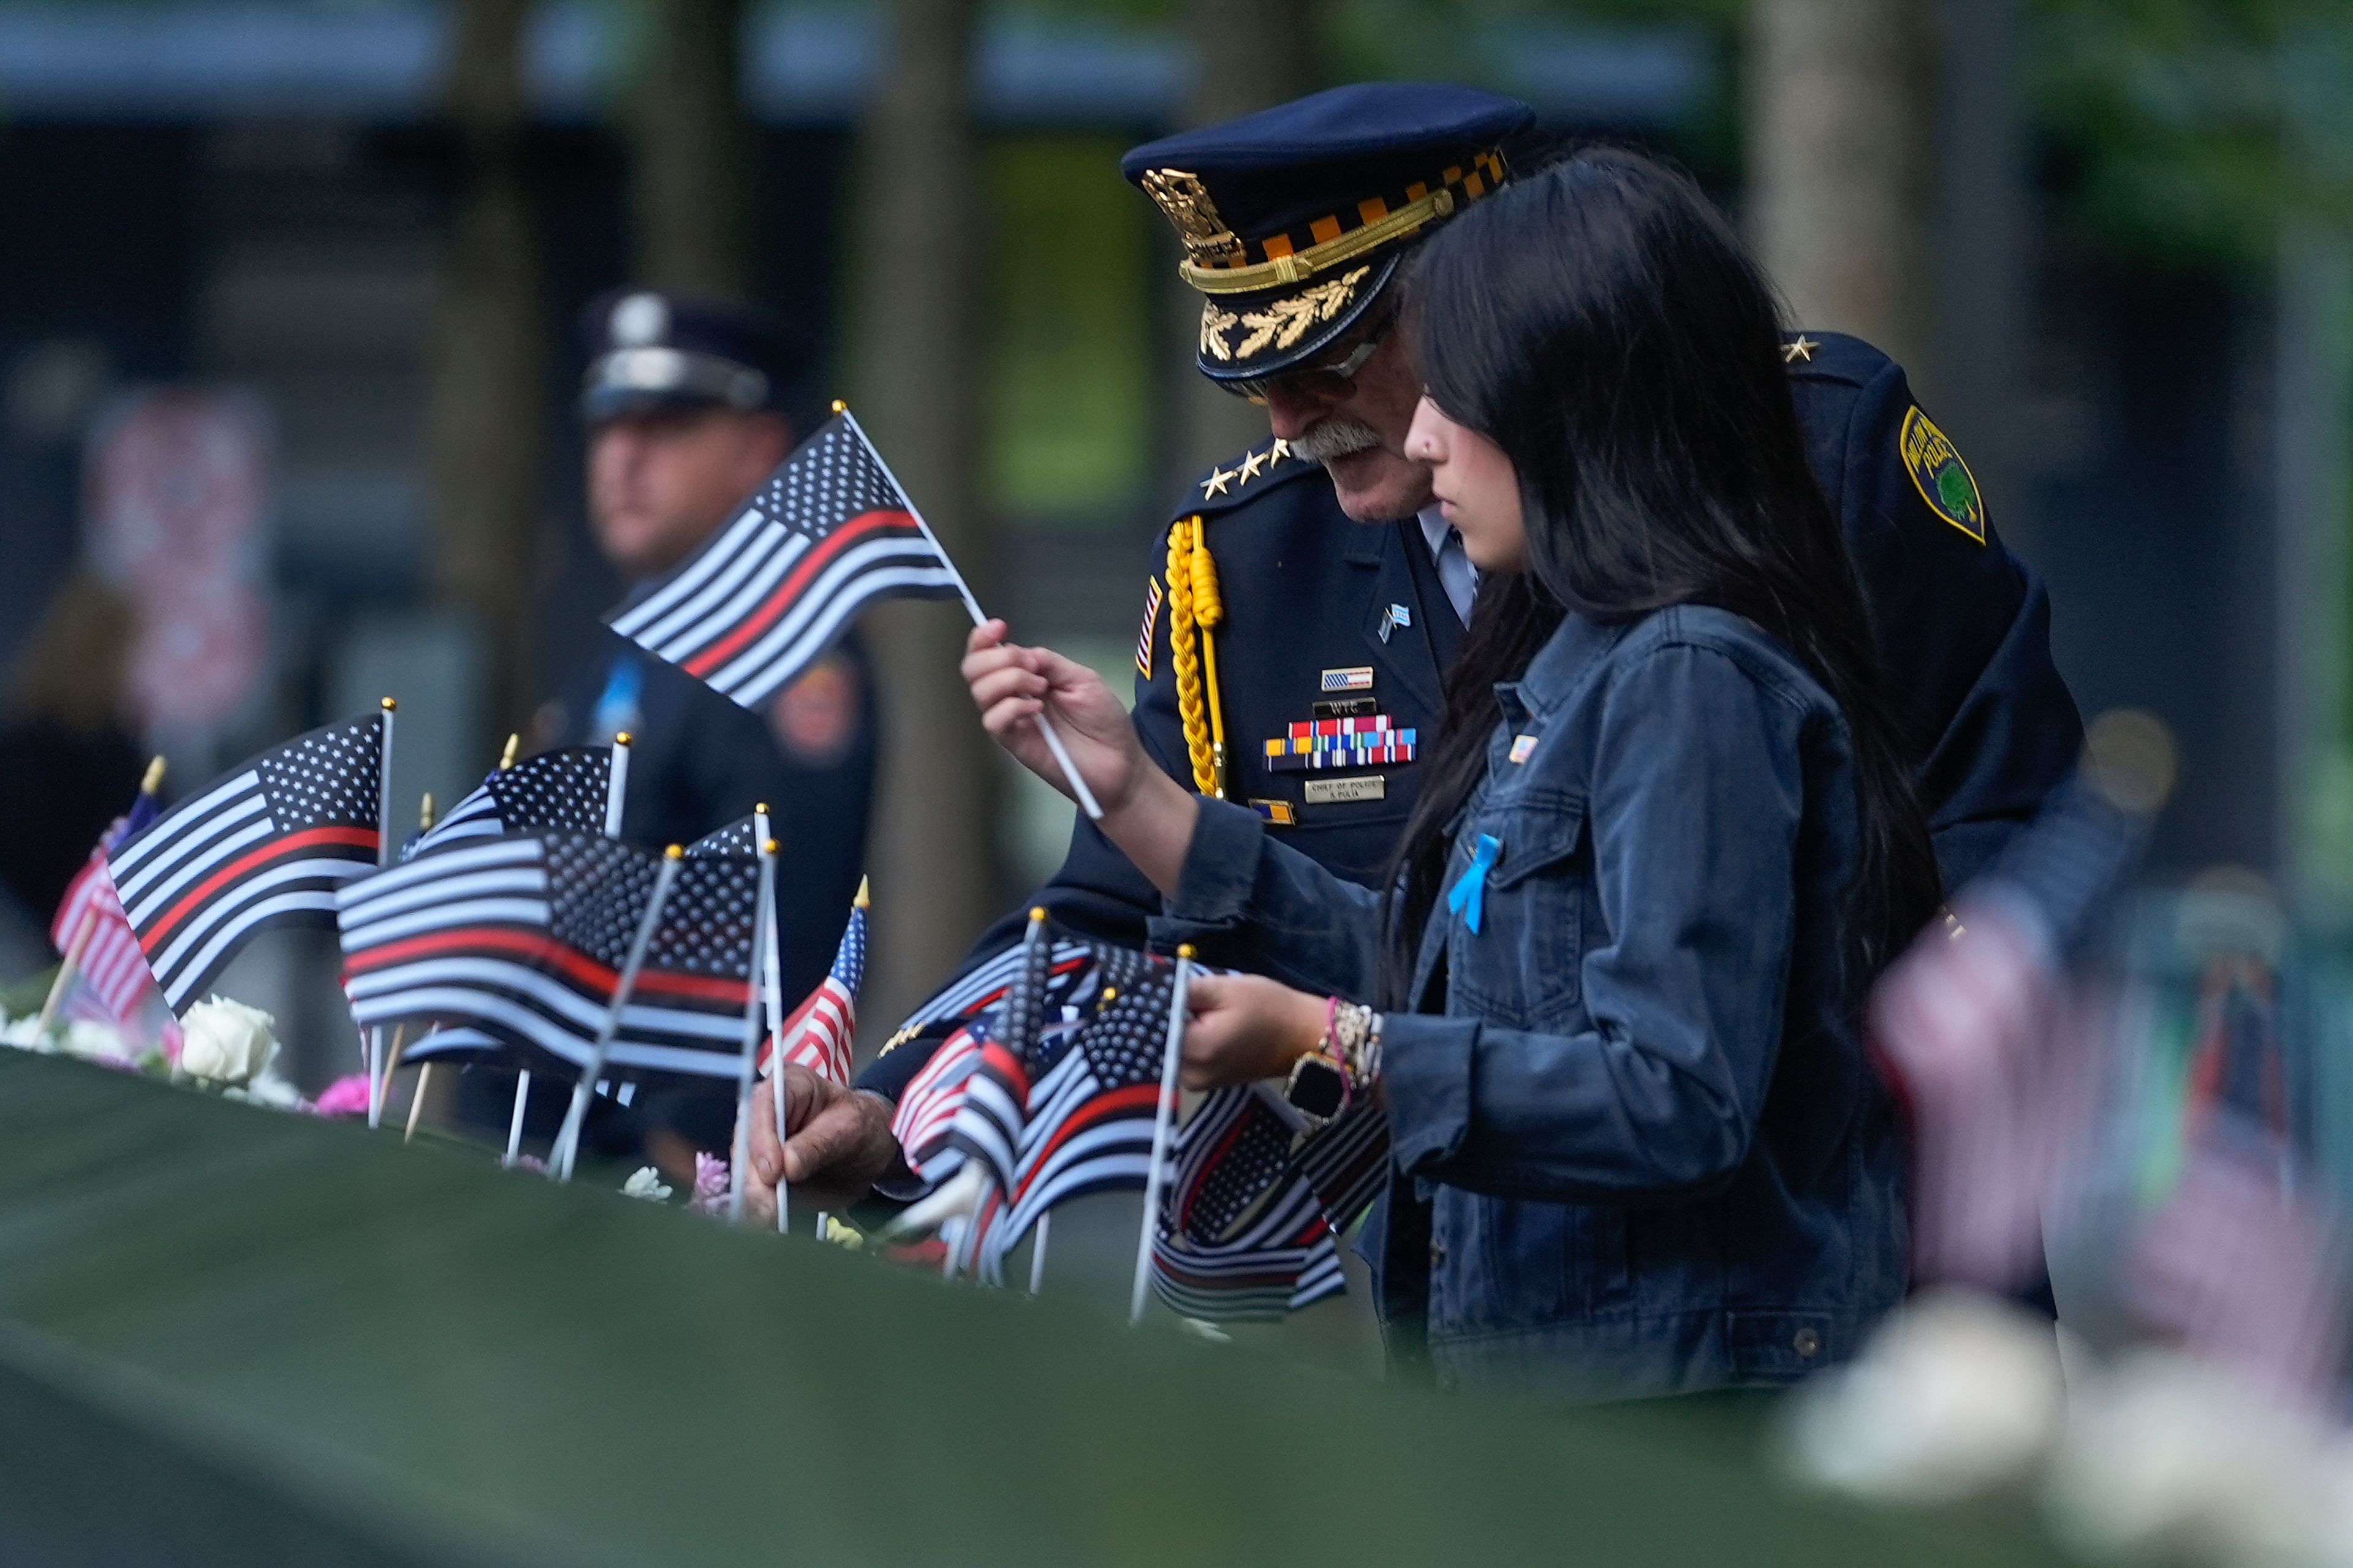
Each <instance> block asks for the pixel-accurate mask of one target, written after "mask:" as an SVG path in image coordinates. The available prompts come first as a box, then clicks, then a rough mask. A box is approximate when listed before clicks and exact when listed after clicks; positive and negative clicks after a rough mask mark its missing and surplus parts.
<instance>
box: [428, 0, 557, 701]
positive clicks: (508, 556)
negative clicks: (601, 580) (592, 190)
mask: <svg viewBox="0 0 2353 1568" xmlns="http://www.w3.org/2000/svg"><path fill="white" fill-rule="evenodd" d="M530 10H531V5H530V0H464V3H463V4H462V5H459V7H458V29H459V36H458V47H456V48H455V49H454V50H453V51H452V52H451V56H450V58H451V60H452V62H453V63H452V67H451V76H450V79H449V82H448V99H447V105H448V109H447V112H448V120H449V123H450V126H451V129H452V130H453V132H454V133H455V141H456V147H457V153H456V163H457V192H456V202H455V205H454V208H453V210H452V212H451V214H450V224H449V234H448V251H447V254H446V257H445V259H444V262H443V273H442V282H441V302H440V314H439V320H438V323H437V325H436V331H435V335H434V342H433V349H432V371H433V385H432V394H431V403H430V408H429V411H428V414H427V447H428V451H429V462H430V468H431V476H432V487H433V548H434V558H433V579H434V586H435V590H436V592H437V593H438V595H439V596H440V597H441V599H442V600H443V601H444V602H445V603H449V604H454V605H461V606H463V607H465V608H467V609H469V610H471V611H473V612H474V613H475V614H476V615H477V616H480V621H481V625H482V627H483V630H484V632H485V634H486V637H487V646H488V647H490V649H491V669H490V672H489V679H488V682H487V686H488V689H487V693H486V697H487V700H486V701H485V702H484V704H483V707H484V710H485V711H486V712H487V713H488V714H489V715H490V716H491V720H492V729H493V730H494V731H496V732H498V733H501V734H503V733H504V732H505V731H507V730H509V729H511V728H516V727H519V726H520V725H521V723H522V719H523V716H524V715H526V714H528V713H529V712H530V711H531V705H532V700H533V694H534V693H533V670H532V668H531V648H532V630H533V620H532V604H531V586H532V570H531V568H532V562H533V535H534V531H535V524H536V521H537V518H538V511H539V463H540V456H541V443H542V440H543V429H542V420H543V415H544V412H545V408H544V405H545V401H546V389H545V385H544V380H543V378H544V376H545V374H546V364H545V360H546V341H545V340H546V325H545V306H544V303H543V300H542V298H541V279H540V256H539V234H538V228H537V225H536V224H535V223H534V221H533V214H532V206H531V198H530V191H529V184H528V174H527V171H526V170H525V168H524V142H525V139H526V137H527V134H528V131H529V125H528V116H527V113H526V109H525V105H524V102H523V88H522V34H523V24H524V21H525V19H526V18H527V17H528V16H529V14H530ZM486 739H487V738H486Z"/></svg>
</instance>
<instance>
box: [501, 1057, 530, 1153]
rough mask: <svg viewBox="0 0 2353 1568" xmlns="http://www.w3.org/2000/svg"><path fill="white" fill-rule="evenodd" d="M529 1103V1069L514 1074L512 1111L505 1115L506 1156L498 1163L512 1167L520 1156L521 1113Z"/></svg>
mask: <svg viewBox="0 0 2353 1568" xmlns="http://www.w3.org/2000/svg"><path fill="white" fill-rule="evenodd" d="M530 1101H531V1069H530V1068H522V1070H521V1071H519V1072H517V1073H516V1074H515V1091H514V1109H513V1110H511V1111H509V1112H508V1113H507V1155H506V1158H505V1159H503V1160H501V1161H500V1162H499V1163H500V1164H501V1165H512V1164H513V1163H515V1161H516V1160H517V1159H519V1158H521V1156H522V1113H523V1110H524V1108H525V1107H526V1106H527V1105H528V1104H529V1103H530Z"/></svg>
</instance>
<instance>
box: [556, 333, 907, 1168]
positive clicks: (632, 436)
mask: <svg viewBox="0 0 2353 1568" xmlns="http://www.w3.org/2000/svg"><path fill="white" fill-rule="evenodd" d="M581 331H582V337H583V339H584V341H585V345H586V349H587V353H588V369H587V374H586V379H585V382H584V384H583V387H582V392H581V399H580V412H581V417H582V419H583V421H584V422H585V423H586V426H587V437H588V462H587V492H588V521H589V527H590V530H591V531H592V532H593V534H594V535H595V537H596V546H597V548H598V550H599V551H601V552H603V554H604V556H605V558H606V559H607V561H609V562H611V563H612V564H613V567H614V569H615V570H616V571H617V572H618V573H619V574H621V576H622V577H623V578H624V579H625V580H626V581H627V582H628V584H629V585H630V597H631V598H632V599H634V598H635V597H636V596H637V595H639V594H641V593H643V592H645V591H646V590H647V589H649V587H651V586H652V584H654V583H655V582H656V581H657V580H658V579H659V578H660V577H662V576H663V575H664V574H667V573H669V572H670V570H671V569H672V568H674V567H676V566H677V565H678V564H679V563H681V562H682V561H684V560H685V559H686V558H687V557H688V556H689V555H691V554H692V553H693V552H695V551H696V550H697V549H699V548H700V547H701V546H702V543H703V542H705V541H706V540H708V539H709V538H710V537H711V536H712V534H713V533H715V532H717V531H719V529H720V528H721V527H722V526H723V524H725V523H726V522H728V521H730V520H732V519H733V518H734V517H735V516H736V515H737V513H738V512H740V511H741V510H742V509H743V504H744V498H745V497H747V496H749V495H751V494H752V493H753V492H754V490H756V489H758V488H759V486H760V484H761V482H762V481H763V480H765V479H767V477H768V475H769V474H770V472H771V471H773V470H774V469H775V468H776V465H777V464H779V463H781V462H783V461H784V459H785V458H786V455H787V454H788V453H790V452H791V450H792V448H793V447H794V445H795V443H796V441H797V436H796V433H795V431H794V428H793V424H792V421H791V419H790V417H789V416H788V415H787V414H786V397H787V396H789V395H790V394H791V391H792V387H793V383H794V381H795V373H796V371H797V360H798V355H797V351H796V347H795V344H794V342H793V339H792V337H791V335H790V334H789V333H788V332H787V331H786V329H785V327H784V324H783V323H782V322H781V321H778V320H776V318H775V317H774V316H772V315H771V314H769V313H768V312H766V311H765V310H757V309H754V308H751V307H748V306H741V305H733V304H726V303H723V302H720V301H717V300H706V299H699V298H695V297H692V296H686V295H679V294H670V293H661V292H656V291H653V290H649V289H630V290H620V291H616V292H614V293H610V294H607V295H606V296H604V297H603V298H601V299H599V300H596V301H595V302H593V303H592V304H591V305H590V306H589V307H588V309H587V310H586V313H585V314H584V315H583V317H582V321H581ZM534 728H535V731H536V732H535V733H534V736H533V739H534V741H535V742H537V744H538V745H539V746H541V747H546V746H567V745H570V746H601V745H607V744H609V743H610V742H612V740H613V738H614V737H615V735H616V734H621V733H626V734H628V736H629V738H630V742H631V744H630V762H629V771H628V785H627V795H626V798H625V800H624V803H623V809H622V816H621V837H624V838H626V839H628V841H630V842H631V843H633V844H638V845H642V846H645V847H660V846H663V845H667V844H685V843H691V842H692V841H693V840H694V839H696V838H698V837H702V835H703V834H705V833H708V832H710V831H712V829H713V828H716V827H720V826H724V825H725V824H727V823H729V822H732V821H733V820H735V819H736V818H738V817H741V816H746V815H748V814H749V813H750V812H751V811H752V810H753V808H754V806H756V805H762V804H765V805H767V806H768V808H769V810H770V812H771V814H772V820H773V822H774V824H775V828H776V838H777V839H778V841H779V844H780V847H781V850H782V854H783V865H784V867H785V868H786V870H785V874H784V875H783V876H781V877H780V878H779V879H777V897H778V902H779V910H778V914H779V921H780V925H781V930H782V935H783V942H784V955H785V963H784V981H785V994H786V999H787V1005H790V1003H791V1002H793V1001H797V999H798V998H800V997H801V996H804V995H806V994H807V993H808V992H809V991H810V990H811V989H813V988H814V987H815V986H816V985H817V984H818V982H819V981H821V980H822V979H823V978H824V976H825V973H826V971H827V969H828V966H829V965H830V964H831V963H832V961H833V955H834V949H835V947H836V945H837V944H838V943H839V941H840V938H841V930H842V923H843V921H845V920H846V919H847V918H848V916H849V907H850V901H851V900H852V899H853V898H855V897H856V895H857V892H858V884H859V879H860V876H861V875H862V874H863V872H864V868H865V855H866V831H867V822H868V817H869V816H870V812H871V805H872V800H873V794H874V766H875V745H876V733H877V731H876V723H875V711H874V691H873V683H872V681H871V679H870V677H869V674H868V668H867V662H866V657H865V654H864V651H863V649H862V648H861V647H860V643H859V640H858V637H857V636H856V634H855V633H852V634H851V635H850V636H849V637H845V638H844V639H843V640H842V641H841V643H840V644H839V645H838V646H837V647H836V648H835V649H834V650H833V651H832V652H831V653H829V654H828V655H827V656H826V657H825V658H823V659H821V660H819V661H818V664H817V665H815V666H814V667H813V668H810V669H809V670H808V671H807V673H805V674H803V675H802V676H801V677H800V678H799V679H797V680H796V681H794V682H793V683H792V684H791V685H790V686H787V687H786V688H785V689H784V690H782V691H780V692H779V693H777V694H776V697H774V698H772V699H771V700H769V701H768V702H767V704H766V705H765V708H764V709H763V710H761V711H758V712H752V711H748V710H744V709H743V708H739V707H738V706H736V705H735V704H734V703H733V702H731V701H730V700H727V699H726V698H724V697H723V696H721V695H720V694H719V693H718V692H716V691H714V690H712V689H711V688H710V687H708V686H705V685H704V684H702V682H701V681H699V680H696V679H694V678H693V677H691V676H690V675H688V674H686V673H685V672H684V671H683V670H681V669H679V668H676V667H675V666H672V665H670V664H666V663H664V662H662V661H661V660H659V659H657V658H653V657H652V656H650V655H649V654H647V653H645V652H644V651H643V650H641V649H639V648H638V647H635V646H634V645H632V644H630V643H628V642H627V641H625V640H624V639H622V638H621V637H617V636H616V635H615V634H614V633H613V632H611V631H609V630H607V629H603V628H599V630H598V632H597V634H596V643H595V646H594V648H593V650H592V652H591V654H590V656H589V658H588V659H587V660H586V663H585V664H584V665H583V666H582V667H581V668H578V669H576V670H575V671H574V672H573V674H572V677H571V679H569V680H567V681H566V682H565V685H564V687H563V688H562V690H561V694H560V695H559V696H558V697H557V699H556V700H555V701H554V702H553V703H551V704H550V705H549V707H548V708H547V709H546V710H543V713H542V715H541V719H540V721H539V722H538V723H537V724H536V725H535V726H534ZM655 1100H656V1102H657V1103H656V1105H655V1107H654V1111H655V1115H656V1117H657V1119H666V1120H667V1121H669V1122H670V1124H671V1125H672V1126H673V1127H674V1130H675V1131H679V1132H680V1133H681V1135H682V1136H684V1137H685V1138H686V1140H687V1142H690V1143H691V1144H693V1145H694V1146H696V1147H699V1148H703V1149H709V1150H713V1151H723V1150H724V1149H726V1148H727V1146H728V1139H729V1136H730V1128H731V1124H732V1118H733V1106H734V1091H733V1088H732V1086H731V1087H727V1088H722V1089H714V1090H712V1091H711V1092H710V1093H709V1094H707V1095H703V1094H692V1093H689V1092H686V1091H669V1092H667V1093H664V1094H659V1095H657V1096H656V1097H655ZM690 1101H691V1104H690V1103H688V1102H690ZM706 1101H707V1103H706ZM616 1131H617V1132H618V1131H619V1130H616Z"/></svg>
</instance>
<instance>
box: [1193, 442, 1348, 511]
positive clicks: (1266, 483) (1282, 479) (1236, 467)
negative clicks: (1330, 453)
mask: <svg viewBox="0 0 2353 1568" xmlns="http://www.w3.org/2000/svg"><path fill="white" fill-rule="evenodd" d="M1323 467H1324V465H1323V464H1321V463H1317V462H1314V461H1312V460H1310V459H1308V458H1302V457H1300V456H1298V455H1297V454H1295V453H1293V451H1292V449H1291V443H1290V442H1288V441H1285V440H1283V439H1282V438H1281V437H1276V438H1275V439H1274V440H1273V441H1271V442H1270V443H1269V444H1268V445H1266V446H1263V447H1252V448H1251V449H1250V450H1249V451H1247V452H1244V453H1243V454H1242V455H1241V456H1240V457H1239V458H1231V459H1229V460H1228V461H1226V462H1223V463H1219V464H1216V465H1214V466H1213V467H1211V468H1210V469H1209V470H1208V472H1207V473H1205V474H1203V475H1202V476H1201V477H1200V478H1199V479H1196V480H1194V481H1193V483H1192V486H1191V488H1190V489H1187V490H1186V492H1185V494H1184V495H1183V497H1181V498H1180V499H1179V500H1178V501H1177V503H1176V507H1175V508H1174V509H1173V514H1174V515H1176V516H1187V515H1190V514H1193V513H1197V512H1198V513H1199V514H1200V515H1201V516H1203V517H1210V516H1214V515H1216V514H1217V513H1219V512H1221V511H1230V510H1233V509H1234V508H1235V507H1238V506H1240V505H1241V504H1242V503H1243V502H1244V501H1248V500H1257V499H1258V498H1259V497H1260V496H1262V495H1264V494H1265V493H1266V492H1267V491H1268V490H1270V489H1273V488H1274V487H1275V486H1277V485H1281V484H1286V483H1288V482H1289V481H1291V480H1293V479H1297V478H1299V477H1300V476H1301V475H1302V474H1309V473H1317V472H1320V471H1322V469H1323Z"/></svg>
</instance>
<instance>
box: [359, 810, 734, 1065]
mask: <svg viewBox="0 0 2353 1568" xmlns="http://www.w3.org/2000/svg"><path fill="white" fill-rule="evenodd" d="M659 864H660V861H659V857H657V856H654V855H650V854H648V853H647V852H645V851H643V850H639V849H634V848H631V847H629V846H628V845H626V844H623V843H620V842H619V841H618V840H617V839H611V838H606V837H600V836H597V835H592V834H586V833H539V834H522V835H516V836H511V837H499V838H491V839H484V840H480V841H479V842H476V843H471V844H460V845H458V846H456V847H452V848H448V849H444V850H441V851H439V852H438V853H437V854H432V855H425V856H419V857H418V858H416V859H414V860H412V861H409V862H408V863H407V864H406V865H404V866H400V867H396V868H393V869H391V870H388V871H385V872H383V873H381V874H379V875H377V876H374V877H369V878H366V879H363V880H360V881H356V882H353V883H352V884H351V885H350V886H348V887H347V888H345V889H343V898H342V905H341V909H340V910H339V912H338V922H339V924H340V926H341V928H342V932H343V989H344V992H345V994H347V995H348V996H349V997H350V998H351V1002H352V1010H353V1016H355V1017H356V1018H357V1019H358V1020H359V1022H360V1024H361V1025H362V1026H375V1025H377V1024H393V1023H401V1022H408V1023H423V1024H442V1023H448V1024H456V1025H459V1026H466V1027H470V1028H474V1029H479V1030H481V1031H483V1032H485V1033H487V1034H489V1035H491V1036H493V1037H497V1038H499V1039H501V1040H502V1041H504V1042H506V1043H507V1044H509V1045H512V1046H514V1047H521V1048H523V1049H524V1050H525V1051H526V1053H529V1052H532V1051H536V1052H540V1053H543V1054H544V1056H546V1057H552V1058H556V1060H557V1061H559V1062H561V1063H563V1064H564V1065H565V1067H568V1068H573V1069H575V1070H576V1069H578V1068H584V1067H586V1065H587V1063H588V1061H589V1059H590V1058H591V1057H592V1055H593V1051H594V1046H595V1041H596V1034H597V1030H598V1026H599V1025H600V1024H601V1023H602V1021H603V1019H604V1016H605V1014H606V1012H607V1009H608V1008H609V1007H610V1006H611V1005H612V1002H613V998H614V996H615V994H617V992H618V990H619V986H620V973H619V972H620V969H621V966H622V964H623V963H624V962H625V961H626V958H627V954H628V949H629V944H630V941H631V939H632V938H633V937H634V936H635V934H636V932H637V929H638V924H639V923H640V922H641V921H643V919H644V917H645V912H646V908H647V904H648V902H649V900H650V899H651V897H652V893H653V888H654V883H655V880H656V878H657V876H658V873H659ZM758 898H759V866H758V863H757V862H755V861H752V860H746V859H743V858H719V857H708V858H702V859H699V860H687V861H682V862H681V864H680V866H679V869H678V872H677V875H676V878H675V879H674V880H673V882H672V884H671V889H670V896H669V899H668V900H667V901H666V902H665V903H664V904H663V906H662V913H661V918H660V920H659V922H658V923H657V926H656V928H655V932H654V937H653V941H652V943H651V945H650V946H649V948H648V950H647V952H646V959H645V963H644V965H643V967H642V968H640V969H639V971H638V977H637V984H636V986H635V988H634V989H633V990H632V992H631V993H630V996H629V1000H628V1005H625V1006H624V1007H623V1008H622V1009H621V1017H620V1028H619V1032H618V1033H617V1035H616V1036H615V1037H614V1041H613V1046H612V1049H611V1052H610V1054H609V1056H608V1057H607V1074H608V1076H610V1077H612V1078H613V1079H616V1080H619V1079H627V1078H639V1077H644V1076H646V1075H648V1074H683V1075H688V1076H691V1077H697V1078H729V1079H732V1078H733V1077H735V1076H736V1074H737V1072H738V1070H739V1069H740V1067H741V1065H742V1059H743V1048H744V1009H745V1007H746V1006H747V1005H748V1004H749V1002H750V999H751V991H750V983H751V971H752V925H753V916H754V909H755V908H756V905H757V902H758ZM539 1065H540V1066H542V1067H545V1066H546V1065H548V1064H547V1063H545V1062H544V1061H542V1062H541V1063H540V1064H539Z"/></svg>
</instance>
